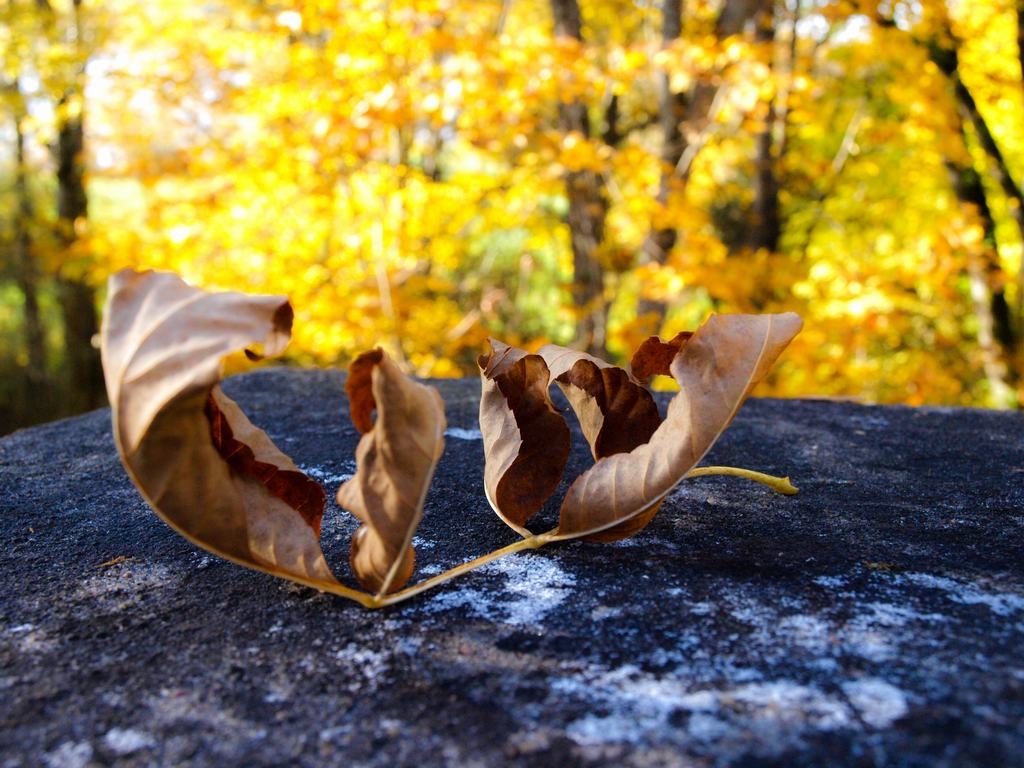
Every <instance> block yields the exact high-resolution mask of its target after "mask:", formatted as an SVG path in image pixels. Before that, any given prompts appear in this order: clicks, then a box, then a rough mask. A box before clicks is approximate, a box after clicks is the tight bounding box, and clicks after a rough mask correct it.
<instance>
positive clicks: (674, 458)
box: [556, 313, 801, 538]
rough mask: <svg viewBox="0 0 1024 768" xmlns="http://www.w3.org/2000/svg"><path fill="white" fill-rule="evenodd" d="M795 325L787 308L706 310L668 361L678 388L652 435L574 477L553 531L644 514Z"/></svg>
mask: <svg viewBox="0 0 1024 768" xmlns="http://www.w3.org/2000/svg"><path fill="white" fill-rule="evenodd" d="M800 327H801V321H800V318H799V317H797V316H796V315H794V314H792V313H789V314H783V315H721V316H713V317H711V318H710V319H709V320H708V321H707V323H705V324H704V325H703V326H701V328H700V329H698V330H697V331H696V333H694V335H693V336H692V337H691V338H690V339H689V340H688V341H687V342H686V343H685V344H684V345H683V346H682V347H681V348H680V350H679V352H678V354H677V355H676V356H675V358H674V359H673V361H672V364H671V367H670V369H671V373H672V376H673V377H674V378H675V379H676V381H677V382H678V383H679V385H680V391H679V392H678V393H677V394H676V395H675V396H674V397H673V399H672V401H671V402H670V403H669V407H668V415H667V417H666V419H665V421H664V422H663V423H662V424H661V426H660V427H658V429H657V430H656V431H655V433H654V434H653V435H652V436H651V439H650V441H649V442H647V443H644V444H643V445H640V446H638V447H637V448H635V449H633V450H632V451H630V452H629V453H619V454H615V455H613V456H608V457H607V458H604V459H601V460H599V461H598V462H597V463H596V464H595V465H594V466H593V467H592V468H591V469H589V470H588V471H587V472H585V473H583V474H582V475H580V476H579V477H578V478H577V479H576V481H575V482H574V483H573V484H572V486H570V488H569V491H568V492H567V494H566V497H565V499H564V500H563V502H562V508H561V511H560V515H559V523H558V528H557V531H556V535H557V536H558V537H561V538H577V537H583V536H590V537H593V536H594V535H599V534H602V533H605V532H608V531H610V530H611V529H614V528H616V527H617V526H623V525H624V524H626V523H628V522H629V521H631V520H634V519H636V518H642V517H644V516H649V515H650V513H651V510H652V509H654V508H656V506H657V505H658V504H660V503H661V501H662V499H664V497H665V495H666V494H667V493H668V492H669V491H671V490H672V488H673V487H675V485H676V484H678V483H679V482H680V481H681V480H682V479H683V478H684V477H685V476H686V474H687V472H689V471H690V470H691V469H692V468H693V467H694V466H695V465H696V464H697V462H698V461H700V459H701V458H702V457H703V456H704V454H705V453H706V452H707V451H708V450H709V449H710V448H711V446H712V444H713V443H714V442H715V440H716V439H717V438H718V436H719V435H720V434H721V433H722V432H723V431H724V430H725V428H726V427H727V426H728V425H729V423H730V422H731V421H732V419H733V417H734V416H735V415H736V412H737V410H738V409H739V407H740V405H741V404H742V403H743V400H744V399H745V398H746V396H747V394H748V393H749V392H750V390H751V389H752V388H753V387H754V385H755V384H757V382H758V381H760V380H761V379H762V378H763V377H764V376H765V374H766V373H767V372H768V369H769V368H770V367H771V365H772V364H773V363H774V362H775V360H776V358H778V356H779V354H781V352H782V350H783V349H784V348H785V347H786V345H787V344H789V342H790V340H791V339H792V338H793V337H794V336H795V335H796V334H797V333H798V332H799V330H800Z"/></svg>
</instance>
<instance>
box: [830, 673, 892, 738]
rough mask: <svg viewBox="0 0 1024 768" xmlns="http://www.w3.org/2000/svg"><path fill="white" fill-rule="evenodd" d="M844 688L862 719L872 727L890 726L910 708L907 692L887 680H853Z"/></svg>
mask: <svg viewBox="0 0 1024 768" xmlns="http://www.w3.org/2000/svg"><path fill="white" fill-rule="evenodd" d="M842 689H843V693H845V694H846V698H847V699H849V701H850V703H851V704H852V705H853V706H854V707H855V708H856V709H857V714H858V716H859V717H860V719H861V720H863V721H864V722H865V723H866V724H867V725H869V726H871V727H872V728H888V727H889V726H890V725H892V724H893V723H894V722H895V721H896V720H899V719H900V718H901V717H903V716H904V715H905V714H907V712H908V710H909V707H908V706H907V696H906V694H905V693H904V692H903V691H901V690H900V689H899V688H897V687H896V686H895V685H892V684H891V683H888V682H886V681H885V680H880V679H878V678H873V677H872V678H865V679H863V680H851V681H849V682H846V683H843V685H842Z"/></svg>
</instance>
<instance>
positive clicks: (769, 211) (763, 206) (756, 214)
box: [745, 0, 781, 251]
mask: <svg viewBox="0 0 1024 768" xmlns="http://www.w3.org/2000/svg"><path fill="white" fill-rule="evenodd" d="M759 6H760V7H759V8H758V9H757V14H756V17H755V24H756V27H755V30H756V31H755V33H754V35H755V40H756V41H757V42H758V43H759V44H761V45H765V46H771V45H772V44H774V42H775V14H774V9H773V3H772V2H771V0H761V2H760V3H759ZM769 63H771V62H769ZM778 115H779V113H778V109H777V107H776V102H775V100H774V99H773V100H772V101H771V102H769V103H768V104H767V105H766V114H765V117H764V126H763V127H762V128H761V130H760V131H759V132H758V134H757V138H756V149H755V152H756V155H755V160H754V165H755V169H754V203H753V207H752V209H751V212H750V226H749V227H747V229H746V232H747V239H746V243H745V244H746V245H747V247H749V248H750V249H751V250H754V251H758V250H767V251H776V250H778V247H779V237H780V234H781V224H780V222H779V177H778V165H779V159H780V158H779V156H778V152H777V147H778V145H781V141H779V142H776V140H775V134H776V131H777V121H778Z"/></svg>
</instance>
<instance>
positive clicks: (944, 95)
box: [0, 0, 1024, 405]
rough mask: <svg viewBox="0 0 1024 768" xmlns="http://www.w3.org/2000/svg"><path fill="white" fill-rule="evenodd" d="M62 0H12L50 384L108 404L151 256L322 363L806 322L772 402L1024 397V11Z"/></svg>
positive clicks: (12, 195) (14, 178)
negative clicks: (110, 315)
mask: <svg viewBox="0 0 1024 768" xmlns="http://www.w3.org/2000/svg"><path fill="white" fill-rule="evenodd" d="M47 2H48V3H51V4H52V5H47V3H46V2H44V3H41V4H40V3H37V2H35V1H34V0H0V10H2V12H3V14H4V20H5V21H7V22H8V24H7V25H6V27H4V28H3V31H0V35H5V37H4V39H3V42H4V43H6V44H7V46H6V48H5V49H4V53H3V57H4V58H3V61H4V68H3V72H2V78H3V85H4V88H3V93H4V97H3V98H4V101H3V103H4V105H5V110H6V117H7V119H6V120H5V122H4V125H5V126H9V128H8V129H7V132H6V133H5V134H4V141H5V142H6V143H5V146H9V147H10V151H9V153H8V155H7V156H6V157H9V158H10V159H9V160H5V165H4V166H3V168H4V170H3V179H4V186H3V188H2V190H0V193H2V194H4V195H5V196H6V198H7V199H9V200H11V201H12V205H11V206H7V207H6V210H8V211H15V210H17V211H21V212H22V213H21V214H19V215H18V216H16V217H15V216H11V215H8V217H7V220H6V221H5V223H4V225H3V227H4V231H3V237H4V238H5V242H6V243H10V245H11V247H10V248H7V249H6V251H7V252H8V253H10V254H11V257H10V259H9V262H10V263H9V265H8V266H7V268H6V270H5V272H4V273H3V274H4V278H5V282H4V284H3V285H2V286H0V289H3V291H5V292H4V293H3V294H2V295H4V296H12V295H16V296H17V297H18V300H17V302H16V307H17V313H18V320H17V322H16V323H15V322H14V321H13V320H5V318H9V317H13V315H9V314H7V313H4V312H0V323H4V322H5V323H7V325H5V326H4V327H5V328H15V330H16V331H17V334H18V336H17V337H18V338H19V339H20V340H21V342H20V347H19V350H18V355H19V360H21V362H20V363H19V365H21V367H22V369H23V370H24V371H29V370H33V371H38V370H39V368H40V362H41V361H42V367H43V369H45V370H48V371H50V375H51V377H53V375H54V372H55V368H54V363H55V362H56V360H57V358H59V359H60V361H61V362H65V361H66V362H67V363H68V364H69V366H70V367H71V368H73V369H74V370H76V371H78V372H79V373H75V374H74V376H73V377H70V378H74V379H75V380H76V382H77V383H76V385H75V389H76V391H80V392H88V391H89V390H90V388H91V387H92V386H93V385H94V383H95V382H93V383H89V380H88V374H87V373H86V372H87V371H88V370H94V369H93V368H91V363H90V362H88V360H87V359H86V358H87V356H88V355H91V354H93V350H92V349H91V347H89V345H88V344H87V341H88V337H90V336H91V335H92V333H93V331H94V329H95V325H94V322H93V324H92V325H91V324H90V323H89V321H88V314H89V312H88V308H89V307H91V306H93V305H94V301H93V300H94V297H93V296H92V295H91V291H92V289H91V288H89V286H90V285H98V284H99V283H100V281H102V280H103V278H104V277H105V275H106V274H108V273H109V272H110V271H111V270H112V269H116V268H119V267H122V266H129V265H130V266H136V267H153V268H163V269H173V270H175V271H178V272H180V273H182V274H183V275H184V276H185V277H187V278H188V279H190V280H192V281H195V282H198V283H201V284H204V285H207V286H210V287H221V288H239V289H244V290H249V291H265V292H271V291H272V292H284V293H287V294H289V295H290V296H291V297H292V299H293V303H294V305H295V307H296V309H297V312H298V317H297V321H296V325H295V339H294V343H293V345H292V347H291V350H292V351H291V353H290V354H291V355H292V359H294V360H296V361H298V362H310V363H317V364H335V363H340V362H344V361H345V360H347V359H348V358H349V357H350V356H351V355H353V354H354V353H356V352H358V351H359V350H361V349H364V348H366V347H369V346H373V345H375V344H382V345H384V346H386V347H387V348H388V350H389V352H390V353H391V354H392V355H393V356H394V357H395V358H396V359H399V360H402V361H404V364H405V365H406V367H407V368H408V369H409V370H411V371H413V372H415V373H419V374H424V375H454V374H464V373H471V372H473V370H474V360H475V357H476V354H477V353H478V351H479V349H480V347H481V344H482V343H483V339H484V337H485V336H486V334H488V333H493V334H495V335H500V336H502V337H504V338H506V339H507V340H509V341H511V342H522V343H526V342H536V343H539V342H541V341H547V340H551V341H556V342H559V343H572V342H574V341H575V342H576V343H578V344H579V345H581V346H583V347H585V348H587V349H589V350H590V351H593V352H598V353H602V352H603V351H604V350H606V349H607V350H608V351H609V352H610V354H612V355H615V356H618V357H619V358H620V359H621V358H623V357H625V356H626V355H628V354H629V352H630V351H631V348H632V346H633V345H634V344H635V343H636V342H637V341H638V340H639V339H640V338H641V337H642V336H643V335H646V334H648V333H650V332H653V331H663V332H668V331H673V330H675V329H676V328H678V327H683V326H692V325H694V324H696V323H698V322H700V321H701V320H702V319H703V318H704V316H706V314H707V313H708V312H709V311H776V310H783V309H795V310H797V311H799V312H801V313H802V314H803V315H804V317H805V319H806V321H807V324H806V325H807V327H806V330H805V332H804V333H803V334H802V335H801V337H799V339H798V340H797V342H796V344H795V345H794V347H793V349H792V351H791V353H789V354H788V355H787V358H786V363H785V364H784V365H783V366H782V367H781V368H780V369H779V372H778V375H777V376H776V377H775V378H773V379H772V380H771V381H770V382H769V383H768V385H767V388H766V389H765V390H764V391H766V392H774V393H778V394H798V393H807V392H814V393H817V394H828V395H842V396H851V395H852V396H862V397H868V398H875V399H883V400H897V401H903V402H911V403H920V402H947V403H973V404H993V405H995V404H1002V405H1009V404H1014V403H1019V401H1020V393H1021V387H1022V381H1021V379H1022V376H1021V371H1022V369H1024V362H1022V355H1021V343H1020V339H1021V337H1022V322H1024V321H1022V303H1024V269H1022V266H1021V264H1022V260H1021V256H1020V253H1021V245H1022V242H1024V235H1022V226H1021V225H1022V224H1024V213H1022V211H1024V206H1022V205H1021V196H1020V192H1019V186H1018V185H1017V184H1016V179H1019V178H1022V177H1024V134H1022V133H1021V132H1020V131H1019V130H1018V129H1019V126H1020V124H1021V121H1022V119H1024V86H1022V81H1024V77H1022V71H1024V60H1022V58H1021V54H1020V51H1019V49H1018V48H1015V47H1014V46H1016V45H1017V40H1018V38H1019V37H1020V34H1021V19H1022V18H1024V17H1022V15H1021V11H1020V8H1019V5H1020V4H1019V3H1018V4H1008V3H1006V2H1005V0H984V1H983V2H978V3H970V4H966V3H955V4H954V3H947V2H946V1H945V0H918V1H916V2H902V1H899V2H885V3H880V2H871V1H870V0H813V1H812V0H690V1H689V2H687V3H682V2H681V0H659V2H657V3H638V2H636V1H635V0H516V1H515V2H494V3H480V2H475V1H471V0H391V1H390V2H386V3H384V2H380V0H355V1H354V2H350V3H345V4H343V5H339V4H337V3H335V2H333V0H315V1H314V2H298V0H278V1H277V2H275V3H273V4H265V3H263V4H259V3H251V2H248V0H213V2H209V3H204V4H201V5H195V4H191V3H186V2H184V0H163V1H162V2H157V3H141V2H139V0H108V2H107V3H105V4H104V6H103V7H102V9H101V8H99V7H98V6H96V7H90V6H88V5H80V4H78V3H76V2H74V0H47ZM82 2H83V3H88V2H89V0H82ZM101 10H102V12H103V14H104V15H103V17H102V22H103V23H102V26H103V28H104V35H103V37H102V39H99V38H97V37H96V32H95V31H94V30H96V29H97V28H99V26H100V25H99V24H98V23H97V18H96V17H97V14H98V13H99V12H100V11H101ZM86 62H88V66H87V67H86ZM86 74H88V77H86ZM15 97H19V98H21V99H22V100H23V102H24V106H22V107H19V106H18V101H17V98H15ZM19 109H20V110H21V112H20V113H19V112H18V110H19ZM86 113H87V114H88V117H89V121H88V125H86V124H85V123H84V122H83V121H82V119H81V118H82V116H83V115H85V114H86ZM19 114H20V117H19ZM19 142H21V143H20V145H19ZM19 146H21V150H20V152H21V154H19V150H18V147H19ZM44 148H47V151H43V149H44ZM50 149H52V153H51V152H50V151H49V150H50ZM19 157H20V158H21V160H18V158H19ZM83 160H84V161H86V165H85V166H83ZM18 168H21V169H22V175H21V176H19V175H18V172H17V170H18ZM86 168H87V169H88V171H89V172H88V174H85V173H84V170H85V169H86ZM18 190H22V191H21V192H19V191H18ZM30 219H31V220H30ZM23 225H24V226H23ZM15 243H18V244H20V245H19V246H18V247H14V245H15ZM16 267H17V268H16ZM69 281H70V282H69ZM59 286H64V288H63V289H60V288H58V287H59ZM79 289H80V290H79ZM58 297H59V300H58ZM61 314H63V315H65V317H64V319H63V321H62V322H57V320H58V318H59V316H60V315H61ZM55 315H56V316H57V317H55ZM76 317H80V319H75V318H76ZM54 329H56V330H57V331H60V332H59V333H55V332H54ZM63 329H69V330H68V332H66V333H65V332H64V331H63ZM40 338H42V340H43V343H42V344H41V343H40ZM61 339H63V342H61ZM61 343H63V344H66V345H67V349H66V351H62V352H60V353H59V354H58V353H57V351H56V350H57V348H58V346H60V344H61ZM43 347H45V350H44V353H43V354H42V355H40V354H39V350H40V349H42V348H43ZM30 350H35V351H34V352H32V353H31V354H29V352H30ZM79 352H82V353H83V357H82V358H81V359H79V358H77V357H76V354H78V353H79ZM35 375H37V374H35V373H34V374H33V376H35Z"/></svg>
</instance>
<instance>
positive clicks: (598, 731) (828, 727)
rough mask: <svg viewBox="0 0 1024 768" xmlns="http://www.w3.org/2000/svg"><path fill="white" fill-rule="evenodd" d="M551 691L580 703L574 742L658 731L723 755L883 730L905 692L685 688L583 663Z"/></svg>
mask: <svg viewBox="0 0 1024 768" xmlns="http://www.w3.org/2000/svg"><path fill="white" fill-rule="evenodd" d="M552 688H553V689H554V690H556V691H558V692H559V693H560V694H561V695H562V696H566V697H571V698H572V699H576V700H578V701H580V702H582V703H583V704H585V706H586V708H587V710H588V711H589V713H590V714H586V715H584V716H582V717H579V718H577V719H575V720H573V721H572V722H571V723H569V725H568V726H567V728H566V732H567V734H568V735H569V736H570V738H572V739H573V740H574V741H575V742H576V743H578V744H580V745H581V746H586V747H594V746H601V745H612V744H622V743H627V744H641V743H646V742H648V741H652V740H664V738H665V736H666V733H673V734H674V736H672V738H673V739H674V740H676V741H678V742H679V743H680V745H685V746H686V748H687V749H688V750H697V751H701V752H710V751H714V752H715V753H716V754H719V755H722V756H727V755H734V754H740V753H742V752H744V751H745V750H747V749H748V748H749V747H750V746H751V745H756V749H757V751H758V753H759V754H763V755H777V754H781V753H782V752H784V751H785V750H786V749H788V748H790V747H792V746H793V745H795V744H797V743H799V741H800V740H801V739H802V738H803V737H804V736H806V735H807V734H809V733H811V732H823V731H824V732H829V731H839V730H849V731H855V730H862V729H863V728H864V727H865V726H869V727H872V728H885V727H888V726H889V725H891V724H892V723H893V722H894V721H895V720H897V719H898V718H900V717H902V716H903V715H904V714H906V712H907V697H906V695H905V694H904V693H903V692H902V691H900V690H899V689H898V688H896V687H895V686H893V685H891V684H889V683H887V682H886V681H883V680H879V679H874V678H871V679H864V680H856V681H848V682H846V683H843V684H842V685H841V687H840V688H838V689H835V690H828V691H826V690H823V689H822V688H820V687H818V686H815V685H807V684H802V683H798V682H795V681H792V680H786V679H778V680H767V681H757V682H749V683H743V684H738V685H726V686H723V687H718V688H714V687H712V688H699V687H692V688H691V687H690V683H688V682H686V678H685V677H659V676H655V675H651V674H647V673H644V672H642V671H641V670H640V669H638V668H637V667H635V666H633V665H625V666H623V667H620V668H618V669H614V670H601V669H597V668H594V667H588V668H587V669H585V670H584V671H583V672H581V673H579V674H577V675H574V676H572V677H564V678H560V679H556V680H554V681H553V682H552Z"/></svg>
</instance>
